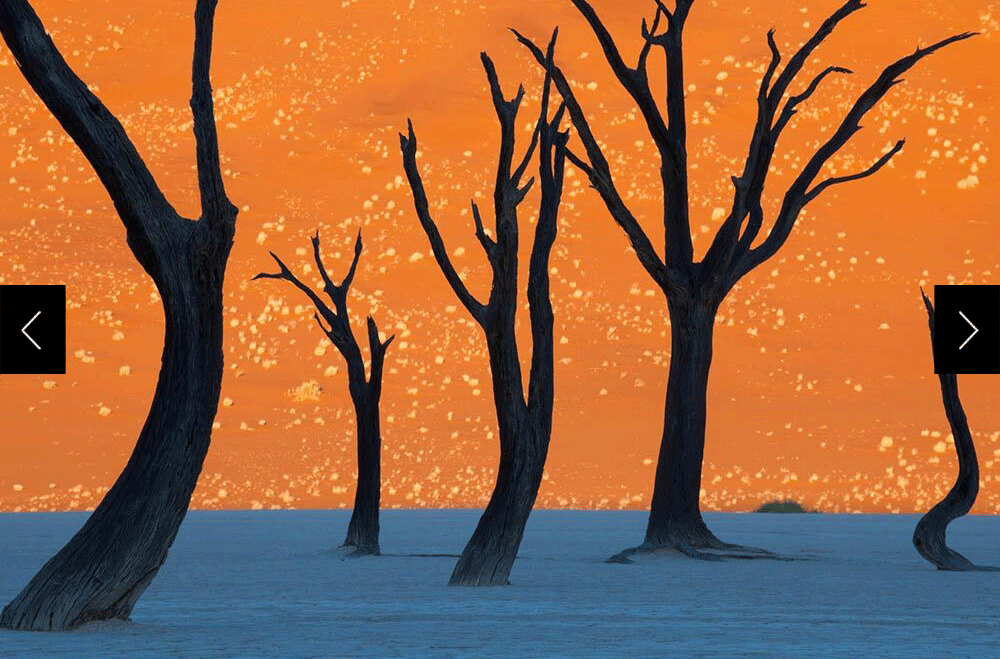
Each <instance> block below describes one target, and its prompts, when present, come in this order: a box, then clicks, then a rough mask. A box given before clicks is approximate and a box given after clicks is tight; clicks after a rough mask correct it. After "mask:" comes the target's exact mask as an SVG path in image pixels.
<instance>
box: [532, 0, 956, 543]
mask: <svg viewBox="0 0 1000 659" xmlns="http://www.w3.org/2000/svg"><path fill="white" fill-rule="evenodd" d="M571 1H572V3H573V5H574V6H575V7H576V8H577V10H578V11H579V12H580V14H581V15H582V16H583V18H584V19H585V20H586V21H587V24H588V25H589V26H590V29H591V31H592V32H593V33H594V35H595V36H596V37H597V40H598V42H599V43H600V46H601V49H602V51H603V53H604V57H605V59H606V60H607V62H608V64H609V65H610V67H611V70H612V71H613V72H614V74H615V76H616V78H617V80H618V82H619V84H620V85H621V86H622V88H623V89H624V90H625V91H626V92H628V94H629V96H630V97H631V98H632V100H633V102H634V103H635V105H636V106H637V108H638V110H639V113H640V114H641V116H642V118H643V120H644V123H645V126H646V129H647V130H648V132H649V135H650V137H651V138H652V142H653V143H654V144H655V145H656V147H657V150H658V153H659V159H660V179H661V184H662V195H663V224H664V233H665V236H664V251H663V256H662V258H661V256H660V254H659V253H658V252H657V250H656V248H655V247H654V246H653V243H652V241H651V240H650V238H649V236H648V235H647V233H646V232H645V231H644V230H643V228H642V227H641V225H640V223H639V222H638V220H637V219H636V217H635V216H634V215H633V213H632V211H631V210H630V209H629V207H628V205H627V204H626V202H625V200H624V199H623V198H622V196H621V194H620V193H619V190H618V187H617V186H616V184H615V180H614V176H613V175H612V171H611V166H610V164H609V162H608V159H607V157H606V156H605V154H604V149H603V148H602V147H601V144H600V142H599V141H598V138H597V137H596V136H595V134H594V131H593V130H592V128H591V126H590V121H589V120H588V118H587V115H586V113H585V111H584V109H583V107H582V106H581V104H580V102H579V100H578V99H577V97H576V93H575V92H574V91H573V88H572V86H571V85H570V83H569V81H568V79H567V77H566V76H565V75H564V74H563V72H562V70H561V69H560V68H559V67H555V66H552V65H551V64H550V63H548V58H547V57H546V55H545V53H543V52H542V50H541V49H540V48H539V47H538V46H537V45H536V44H535V43H533V42H532V41H531V40H530V39H528V38H526V37H524V36H523V35H521V34H519V33H517V32H515V35H516V36H517V39H518V40H519V41H520V42H521V43H522V44H523V45H524V46H525V47H526V48H527V49H528V50H529V51H530V53H531V54H532V56H533V57H534V59H535V60H536V61H537V62H538V64H539V65H541V66H543V67H545V68H547V69H551V70H552V71H551V75H552V79H553V82H554V84H555V86H556V88H557V89H558V90H559V93H560V94H561V95H562V97H563V99H564V102H565V103H566V106H567V109H568V111H569V115H570V118H571V120H572V123H573V126H574V127H575V129H576V133H577V136H578V138H579V140H580V141H581V142H582V145H583V148H584V151H585V153H584V154H582V155H578V154H576V153H574V152H573V151H568V152H567V157H568V158H569V160H570V161H571V162H572V163H573V164H574V165H576V166H577V167H578V168H579V169H581V170H582V171H583V172H585V173H586V174H587V176H588V177H589V179H590V183H591V185H592V187H593V188H594V189H595V190H597V192H598V194H599V195H600V197H601V199H602V200H603V202H604V204H605V206H606V207H607V210H608V212H609V214H610V215H611V217H612V219H613V220H614V221H615V222H616V223H617V224H618V226H620V227H621V229H622V230H623V231H624V232H625V235H626V236H627V238H628V240H629V243H630V244H631V246H632V248H633V249H634V250H635V253H636V256H637V257H638V260H639V262H640V264H641V265H642V266H643V268H644V269H645V270H646V272H647V273H648V274H649V276H650V277H651V278H652V279H653V281H654V282H656V284H657V285H658V286H659V288H660V290H661V291H662V292H663V295H664V297H665V298H666V303H667V311H668V313H669V317H670V329H671V331H670V334H671V340H670V341H671V350H670V370H669V375H668V379H667V392H666V403H665V406H664V424H663V436H662V438H661V442H660V452H659V458H658V461H657V466H656V477H655V482H654V485H653V496H652V502H651V505H650V513H649V522H648V524H647V527H646V536H645V541H644V542H643V544H642V545H640V546H639V547H636V548H633V549H629V550H625V551H624V552H622V553H621V554H618V555H617V556H616V557H613V559H612V560H616V561H626V562H627V561H629V560H630V559H629V556H631V555H633V554H635V553H636V552H647V551H656V550H660V549H669V550H677V551H680V552H683V553H685V554H687V555H689V556H692V557H695V558H704V559H711V558H717V557H718V554H720V553H721V554H728V555H735V556H745V557H752V556H770V554H769V553H768V552H763V551H761V550H755V549H751V548H745V547H739V546H738V545H732V544H729V543H725V542H722V541H721V540H719V539H718V538H717V537H716V536H715V534H714V533H712V532H711V531H710V530H709V528H708V526H707V525H706V524H705V522H704V520H703V518H702V515H701V509H700V502H699V496H700V490H701V469H702V462H703V459H704V451H705V425H706V417H707V391H708V382H709V369H710V366H711V363H712V337H713V331H714V325H715V317H716V312H717V310H718V308H719V305H720V304H721V303H722V301H723V300H724V299H725V297H726V296H727V295H728V293H729V291H731V290H732V288H733V286H734V285H735V284H736V283H737V282H739V281H740V280H741V279H742V278H743V277H745V276H746V275H747V274H748V273H750V272H751V271H752V270H754V269H755V268H756V267H758V266H760V265H761V264H762V263H764V262H765V261H767V260H768V259H770V258H771V257H772V256H774V255H775V254H776V253H777V252H778V250H779V249H781V247H782V246H783V245H784V244H785V241H786V240H788V236H789V235H790V234H791V232H792V229H793V228H794V227H795V224H796V220H797V219H798V217H799V215H800V213H801V212H802V209H803V208H805V207H806V205H807V204H809V203H811V202H812V201H814V200H815V199H816V198H818V197H819V196H820V195H821V194H823V193H824V192H826V191H828V190H829V189H831V188H833V187H835V186H837V185H840V184H842V183H848V182H851V181H857V180H859V179H863V178H866V177H869V176H871V175H873V174H875V173H876V172H878V171H879V170H880V169H882V168H883V167H884V166H885V165H886V164H887V163H888V162H889V161H890V159H892V157H893V156H895V155H896V154H897V153H899V151H900V150H901V149H902V148H903V142H902V141H899V142H897V143H896V144H895V145H894V146H893V147H892V148H891V149H889V150H888V151H887V152H885V153H883V154H882V155H881V156H879V157H878V158H877V159H875V160H874V162H873V163H872V164H871V166H869V167H867V168H866V169H864V170H863V171H860V172H858V173H855V174H850V175H845V176H829V177H822V176H821V174H822V173H823V170H824V169H825V168H826V167H827V165H828V164H829V163H830V160H831V159H832V158H833V157H834V156H835V155H836V154H837V153H839V152H840V150H841V149H842V148H843V147H844V145H846V144H847V143H848V141H850V139H851V138H852V137H853V136H854V135H855V134H856V133H857V132H858V131H859V130H861V124H860V122H861V120H862V119H863V118H864V117H865V116H866V115H867V114H868V113H869V111H871V110H872V108H874V107H876V106H877V105H878V104H879V102H880V101H882V99H883V98H884V97H885V95H886V94H887V93H888V92H889V91H890V90H891V89H892V88H893V87H895V86H896V85H897V84H899V83H900V82H902V80H901V78H900V76H901V75H903V74H904V73H905V72H906V71H908V70H910V69H911V68H912V67H913V66H914V65H915V64H917V63H918V62H919V61H920V60H922V59H924V58H925V57H927V56H928V55H930V54H932V53H935V52H937V51H938V50H940V49H942V48H944V47H945V46H948V45H949V44H952V43H955V42H957V41H961V40H963V39H967V38H969V37H970V36H972V34H971V33H964V34H958V35H955V36H952V37H949V38H947V39H944V40H942V41H939V42H937V43H935V44H932V45H930V46H928V47H926V48H918V49H917V50H916V51H915V52H914V53H912V54H910V55H907V56H906V57H903V58H901V59H899V60H897V61H895V62H893V63H892V64H890V65H889V66H887V67H886V68H885V69H884V70H883V71H882V73H881V75H879V76H878V78H877V79H876V80H875V81H874V82H873V83H872V84H871V85H870V86H869V87H868V88H867V89H866V90H865V91H864V92H863V93H862V94H861V95H860V96H859V97H858V98H857V100H856V101H855V102H854V103H853V104H852V105H851V107H850V109H848V110H847V112H846V113H844V114H843V116H842V118H841V119H840V120H839V121H837V122H836V123H835V126H836V127H835V128H834V130H833V131H832V132H831V133H830V134H829V137H827V138H826V140H825V141H824V142H823V144H822V145H821V146H820V147H819V148H818V149H817V150H816V151H815V153H813V154H812V155H811V156H810V157H809V158H808V159H807V161H806V163H805V164H804V165H803V166H802V168H801V169H800V170H799V172H798V175H797V176H796V177H795V179H794V181H793V182H792V183H791V185H790V186H789V187H788V189H787V190H786V191H785V193H784V196H783V199H782V202H781V205H780V210H779V211H778V212H777V215H776V217H775V218H774V220H773V222H772V223H771V225H770V229H769V231H768V232H767V233H766V234H762V230H763V229H764V224H765V221H764V220H765V218H764V215H765V213H764V210H763V204H762V198H763V195H764V189H765V184H766V182H767V178H768V173H769V169H770V166H771V163H772V161H773V160H774V156H775V150H776V147H777V144H778V140H779V138H780V137H781V135H782V134H783V133H784V131H785V129H786V128H788V126H789V125H790V124H791V122H792V120H793V118H794V117H795V115H796V114H797V112H798V111H799V108H800V107H801V106H802V104H803V103H805V102H806V101H808V100H809V99H810V98H811V97H812V96H813V94H814V93H815V92H816V91H817V89H819V87H820V85H821V83H822V82H823V81H824V80H826V79H827V78H828V77H830V76H832V75H833V74H848V73H850V71H848V70H847V69H845V68H843V67H837V66H831V67H828V68H825V69H823V70H822V71H821V72H820V73H819V74H818V75H816V76H815V77H814V78H812V80H811V81H810V82H808V84H806V85H805V86H804V88H802V91H800V92H798V93H796V94H790V93H789V90H790V89H791V87H792V84H793V83H795V82H796V81H797V80H798V79H799V77H800V74H801V72H802V69H803V68H804V66H805V65H806V63H807V62H808V61H809V60H810V58H811V57H812V56H813V53H814V52H815V50H816V49H817V48H818V47H819V46H820V44H822V43H823V41H824V40H826V38H827V37H828V36H829V35H830V34H831V33H832V32H833V31H834V30H835V29H836V28H837V27H838V26H839V25H840V23H841V22H842V21H843V20H844V19H846V18H847V17H848V16H850V15H852V14H854V13H855V12H857V11H859V10H861V9H862V8H863V7H864V6H865V5H864V3H863V2H862V1H861V0H848V1H847V2H845V3H844V4H843V5H841V6H840V8H839V9H837V10H836V11H835V12H834V13H833V14H832V15H830V17H829V18H827V19H826V20H824V21H823V22H822V24H821V25H820V26H819V28H818V29H817V30H816V32H815V34H813V35H812V36H811V37H810V38H809V39H808V40H807V41H806V42H805V43H804V44H802V46H800V47H799V48H798V49H797V50H796V51H795V52H794V53H793V54H792V56H791V57H790V58H789V59H788V62H787V64H786V65H785V67H784V68H783V69H781V70H780V71H779V67H780V64H781V61H782V55H781V52H780V50H779V48H778V45H777V43H776V42H775V39H774V31H773V30H771V31H770V32H768V33H767V44H768V48H769V49H770V51H771V58H770V63H769V64H768V66H767V69H766V72H765V73H764V75H763V77H762V79H761V82H760V87H759V90H758V92H757V98H756V106H757V118H756V123H755V126H754V129H753V134H752V136H751V139H750V145H749V150H748V154H747V158H746V164H745V165H744V168H743V172H742V173H741V174H740V175H738V176H733V177H732V183H733V200H732V205H731V210H730V212H729V215H728V216H727V217H726V219H725V220H724V221H723V223H722V225H721V227H720V228H719V230H718V232H717V233H716V234H715V236H714V238H713V241H712V243H711V245H710V247H709V248H708V251H707V253H706V254H705V256H704V258H703V259H702V260H701V261H696V260H695V258H694V247H693V242H692V238H691V223H690V219H689V205H690V204H689V199H688V192H689V185H688V154H687V113H686V110H685V99H684V94H685V89H686V85H685V81H684V47H683V34H684V28H685V25H686V23H687V20H688V16H689V13H690V10H691V8H692V5H694V0H675V3H674V8H673V9H670V8H668V7H667V6H666V4H665V3H664V2H663V1H662V0H655V4H656V9H655V16H654V18H653V21H652V24H651V25H649V24H647V23H646V21H645V20H644V21H643V23H642V30H641V32H642V38H643V46H642V48H641V50H640V52H639V55H638V59H637V63H636V64H635V66H631V65H629V64H627V63H626V62H625V60H624V59H623V56H622V55H621V52H620V50H619V48H618V45H617V44H616V43H615V40H614V38H613V37H612V35H611V33H610V32H609V31H608V29H607V28H606V27H605V26H604V23H603V22H602V21H601V19H600V18H599V16H598V15H597V12H596V11H595V10H594V8H593V7H592V6H591V4H590V3H589V2H587V0H571ZM653 48H659V49H662V51H663V53H664V55H665V57H666V67H665V74H666V99H665V104H664V107H665V111H661V106H660V103H659V101H658V100H657V98H656V96H655V95H654V92H653V88H652V87H651V85H650V80H649V74H648V70H647V63H648V60H649V55H650V53H651V51H652V50H653ZM759 237H762V239H761V240H760V241H758V238H759Z"/></svg>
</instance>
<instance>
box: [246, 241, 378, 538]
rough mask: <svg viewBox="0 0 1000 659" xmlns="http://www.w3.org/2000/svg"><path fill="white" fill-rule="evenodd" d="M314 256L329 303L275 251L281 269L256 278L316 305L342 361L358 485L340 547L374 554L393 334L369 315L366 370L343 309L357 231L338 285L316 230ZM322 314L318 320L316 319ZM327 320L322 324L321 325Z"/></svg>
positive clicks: (357, 251) (354, 265)
mask: <svg viewBox="0 0 1000 659" xmlns="http://www.w3.org/2000/svg"><path fill="white" fill-rule="evenodd" d="M312 246H313V258H314V259H315V260H316V268H317V269H318V270H319V274H320V277H322V279H323V291H324V292H325V293H326V294H327V296H328V297H329V298H330V301H331V302H332V303H333V308H330V305H328V304H327V303H326V302H324V301H323V299H322V298H321V297H320V296H319V295H317V294H316V292H315V291H314V290H312V289H311V288H310V287H309V286H307V285H305V284H304V283H302V281H301V280H300V279H299V278H298V277H296V276H295V275H294V274H293V273H292V271H291V270H290V269H289V268H288V266H287V265H285V264H284V262H283V261H282V260H281V259H280V258H278V256H277V255H276V254H275V253H274V252H271V258H273V259H274V260H275V262H276V263H277V264H278V267H279V268H280V272H278V273H275V274H267V273H263V272H262V273H260V274H258V275H257V276H255V277H254V279H255V280H257V279H283V280H285V281H287V282H290V283H291V284H292V285H293V286H295V288H297V289H299V290H300V291H302V292H303V293H305V294H306V296H307V297H308V298H309V299H310V300H311V301H312V303H313V306H315V307H316V314H315V318H316V322H317V323H319V327H320V329H321V330H323V333H324V334H326V335H327V337H328V338H329V339H330V341H331V342H332V343H333V345H335V346H336V347H337V350H338V351H339V352H340V354H341V356H343V358H344V361H345V362H347V383H348V389H349V391H350V392H351V401H352V402H353V403H354V416H355V420H356V422H357V429H358V445H357V452H358V486H357V489H356V490H355V492H354V512H353V513H352V514H351V521H350V523H349V524H348V526H347V538H346V539H345V540H344V544H343V545H341V549H352V550H353V553H354V555H356V556H361V555H373V556H377V555H378V554H379V553H380V549H379V543H378V534H379V528H378V515H379V498H380V494H381V488H382V434H381V431H380V429H379V401H380V400H381V397H382V373H383V370H384V366H385V353H386V350H388V349H389V345H390V344H391V343H392V340H393V339H394V338H395V337H394V336H390V337H389V338H388V339H387V340H386V341H385V342H383V341H382V339H381V338H380V337H379V332H378V326H376V324H375V321H374V319H372V318H371V316H369V317H368V350H369V353H370V354H371V370H370V373H368V374H366V373H365V361H364V358H363V357H362V356H361V347H360V346H359V345H358V340H357V339H356V338H355V337H354V331H353V330H352V329H351V317H350V315H349V314H348V312H347V293H348V291H349V290H350V287H351V283H352V282H353V281H354V275H355V273H356V272H357V269H358V260H359V259H360V258H361V251H362V249H363V248H364V246H363V244H362V241H361V231H358V238H357V240H356V241H355V242H354V260H353V261H351V266H350V268H349V269H348V271H347V275H346V276H345V277H344V280H343V281H342V282H341V283H340V284H339V285H338V284H335V283H333V280H331V279H330V275H329V273H328V272H327V270H326V266H324V265H323V258H322V256H321V254H320V245H319V232H318V231H317V232H316V234H315V235H314V236H313V237H312ZM321 316H322V319H321V318H320V317H321ZM323 321H326V325H324V324H323Z"/></svg>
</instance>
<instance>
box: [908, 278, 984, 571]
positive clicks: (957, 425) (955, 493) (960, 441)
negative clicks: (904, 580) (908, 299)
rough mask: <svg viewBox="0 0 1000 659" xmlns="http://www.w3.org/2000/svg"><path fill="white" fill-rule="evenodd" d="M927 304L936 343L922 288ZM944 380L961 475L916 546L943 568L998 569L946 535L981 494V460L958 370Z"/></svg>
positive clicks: (916, 535)
mask: <svg viewBox="0 0 1000 659" xmlns="http://www.w3.org/2000/svg"><path fill="white" fill-rule="evenodd" d="M920 294H921V296H922V297H923V299H924V306H925V307H927V322H928V324H929V326H930V330H931V344H932V345H933V343H934V305H933V304H931V301H930V300H929V299H927V296H926V295H925V294H924V292H923V291H921V292H920ZM938 379H939V380H940V381H941V399H942V400H943V401H944V412H945V415H946V416H947V417H948V425H950V426H951V434H952V436H954V438H955V453H956V455H957V456H958V478H957V479H956V480H955V484H954V485H953V486H952V488H951V490H949V491H948V494H947V495H945V497H944V499H942V500H941V501H940V502H938V504H937V505H936V506H934V507H933V508H931V509H930V511H929V512H928V513H927V514H926V515H924V516H923V517H921V518H920V521H919V522H917V528H916V529H915V530H914V531H913V546H914V547H916V548H917V551H918V552H919V553H920V555H921V556H923V557H924V558H925V559H927V561H928V562H930V563H931V565H935V566H937V568H938V569H939V570H950V571H956V572H968V571H995V570H996V569H997V568H990V567H981V566H977V565H974V564H973V563H972V562H971V561H970V560H969V559H967V558H966V557H965V556H962V555H961V554H959V553H958V552H957V551H955V550H953V549H949V548H948V544H947V542H946V539H945V535H946V533H947V531H948V524H950V523H951V522H953V521H954V520H956V519H958V518H959V517H962V516H963V515H965V514H967V513H968V512H969V511H970V510H972V506H973V504H974V503H976V495H978V494H979V460H978V459H977V458H976V445H975V442H974V441H973V439H972V433H971V432H970V431H969V421H968V419H966V417H965V410H964V409H962V401H961V400H960V399H959V397H958V376H957V375H955V374H945V373H940V374H938Z"/></svg>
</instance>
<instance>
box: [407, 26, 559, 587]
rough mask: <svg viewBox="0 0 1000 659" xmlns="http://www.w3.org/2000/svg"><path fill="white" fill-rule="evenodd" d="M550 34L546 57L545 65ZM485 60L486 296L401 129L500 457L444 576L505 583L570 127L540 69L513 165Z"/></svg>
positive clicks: (537, 380) (541, 400)
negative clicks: (458, 253) (526, 242)
mask: <svg viewBox="0 0 1000 659" xmlns="http://www.w3.org/2000/svg"><path fill="white" fill-rule="evenodd" d="M555 42H556V33H553V35H552V40H551V42H550V43H549V49H548V55H547V56H546V55H543V61H547V62H549V63H551V61H552V53H553V50H554V48H555ZM481 59H482V63H483V68H484V69H485V71H486V78H487V80H488V82H489V87H490V93H491V96H492V98H493V106H494V108H495V110H496V115H497V118H498V119H499V121H500V155H499V158H498V165H497V175H496V183H495V186H494V190H493V207H494V216H495V220H496V224H495V231H494V235H495V236H496V238H493V237H491V236H490V235H489V234H488V233H487V232H486V229H485V228H484V226H483V220H482V217H481V215H480V212H479V207H478V206H477V205H476V203H475V202H474V201H473V202H472V215H473V218H474V220H475V225H476V238H477V239H478V241H479V243H480V244H481V245H482V248H483V251H484V252H485V253H486V258H487V259H488V261H489V264H490V267H491V269H492V272H493V278H492V287H491V289H490V295H489V300H488V301H487V302H486V303H485V304H483V303H482V302H480V301H479V300H478V299H477V298H476V297H475V296H474V295H473V294H472V292H470V291H469V289H468V288H467V287H466V285H465V283H464V282H463V281H462V278H461V276H460V275H459V274H458V272H457V271H456V270H455V267H454V266H453V265H452V263H451V260H450V258H449V256H448V250H447V249H446V248H445V245H444V241H443V240H442V238H441V234H440V232H439V231H438V228H437V225H436V224H435V223H434V220H433V218H432V217H431V212H430V206H429V204H428V201H427V194H426V192H425V190H424V184H423V181H422V179H421V176H420V171H419V168H418V166H417V139H416V137H415V135H414V132H413V124H412V123H410V124H409V131H408V135H402V134H401V135H400V136H399V137H400V147H401V150H402V153H403V167H404V169H405V171H406V176H407V179H408V181H409V184H410V188H411V190H412V192H413V201H414V206H415V208H416V213H417V217H418V218H419V220H420V225H421V226H422V227H423V229H424V232H425V233H426V234H427V238H428V240H429V241H430V244H431V249H432V250H433V252H434V258H435V260H436V261H437V264H438V266H439V267H440V269H441V271H442V272H443V273H444V276H445V279H446V280H447V281H448V283H449V284H450V285H451V287H452V289H453V290H454V292H455V294H456V295H457V296H458V299H459V300H460V301H461V303H462V305H463V306H464V307H465V308H466V310H467V311H468V312H469V314H470V315H471V316H472V317H473V319H474V320H475V321H476V323H477V324H478V325H479V326H480V327H481V328H482V329H483V332H484V333H485V335H486V347H487V349H488V352H489V359H490V371H491V376H492V381H493V401H494V405H495V407H496V413H497V426H498V429H499V435H500V464H499V468H498V470H497V480H496V485H495V487H494V490H493V494H492V496H491V497H490V501H489V504H488V505H487V506H486V510H485V511H484V512H483V516H482V518H481V519H480V520H479V524H478V525H477V526H476V530H475V532H474V533H473V534H472V538H471V539H470V540H469V543H468V544H467V545H466V547H465V550H464V551H463V552H462V555H461V557H460V558H459V560H458V564H457V565H456V566H455V570H454V572H453V573H452V575H451V581H450V585H453V586H492V585H506V584H507V583H508V577H509V576H510V571H511V568H512V566H513V564H514V559H515V557H516V556H517V550H518V547H519V546H520V544H521V538H522V537H523V536H524V528H525V525H526V524H527V521H528V516H529V514H530V513H531V509H532V507H533V506H534V503H535V498H536V497H537V495H538V488H539V486H540V485H541V482H542V472H543V470H544V467H545V457H546V455H547V453H548V448H549V439H550V436H551V434H552V400H553V344H552V324H553V314H552V304H551V301H550V299H549V265H548V264H549V255H550V253H551V251H552V245H553V243H554V242H555V239H556V235H557V233H558V228H559V224H558V214H559V205H560V201H561V198H562V189H563V173H564V167H565V156H566V141H567V140H568V138H569V133H568V132H560V130H559V124H560V122H561V121H562V117H563V114H564V109H565V106H563V105H560V107H559V109H558V110H557V111H556V112H555V114H554V116H553V118H552V119H551V120H550V119H549V118H548V112H549V97H550V88H551V83H552V79H551V76H550V75H549V74H548V73H546V76H545V83H544V86H543V90H542V102H541V113H540V116H539V118H538V120H537V122H536V124H535V130H534V132H533V135H532V139H531V144H530V145H529V146H528V149H527V152H526V153H525V155H524V157H523V158H522V159H521V160H520V163H519V164H517V165H516V167H515V164H514V152H515V136H516V132H517V115H518V110H519V109H520V107H521V102H522V100H523V99H524V88H523V87H519V88H518V91H517V94H516V95H515V96H514V98H513V99H511V100H507V99H506V98H505V97H504V94H503V90H502V89H501V87H500V82H499V79H498V78H497V72H496V68H495V67H494V65H493V62H492V60H490V58H489V57H488V56H487V55H486V53H482V56H481ZM536 150H537V152H538V161H539V164H538V170H539V182H540V188H541V201H540V206H539V209H538V222H537V224H536V226H535V237H534V243H533V245H532V249H531V257H530V262H529V266H528V286H527V297H528V307H529V315H530V320H531V345H532V351H531V370H530V374H529V378H528V392H527V394H528V395H527V399H525V395H524V394H525V392H524V386H523V384H522V379H521V361H520V358H519V356H518V346H517V339H516V336H515V329H514V328H515V318H516V315H517V306H518V303H517V300H518V293H519V290H518V282H517V262H518V209H519V207H520V205H521V203H522V202H523V201H524V199H525V197H526V196H527V194H528V191H529V190H530V189H531V187H532V185H533V184H534V181H535V179H534V178H532V179H530V180H528V181H527V183H524V184H523V185H522V183H521V181H522V178H523V177H524V173H525V171H526V170H527V168H528V166H529V164H530V162H531V159H532V157H533V155H534V154H535V152H536Z"/></svg>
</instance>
